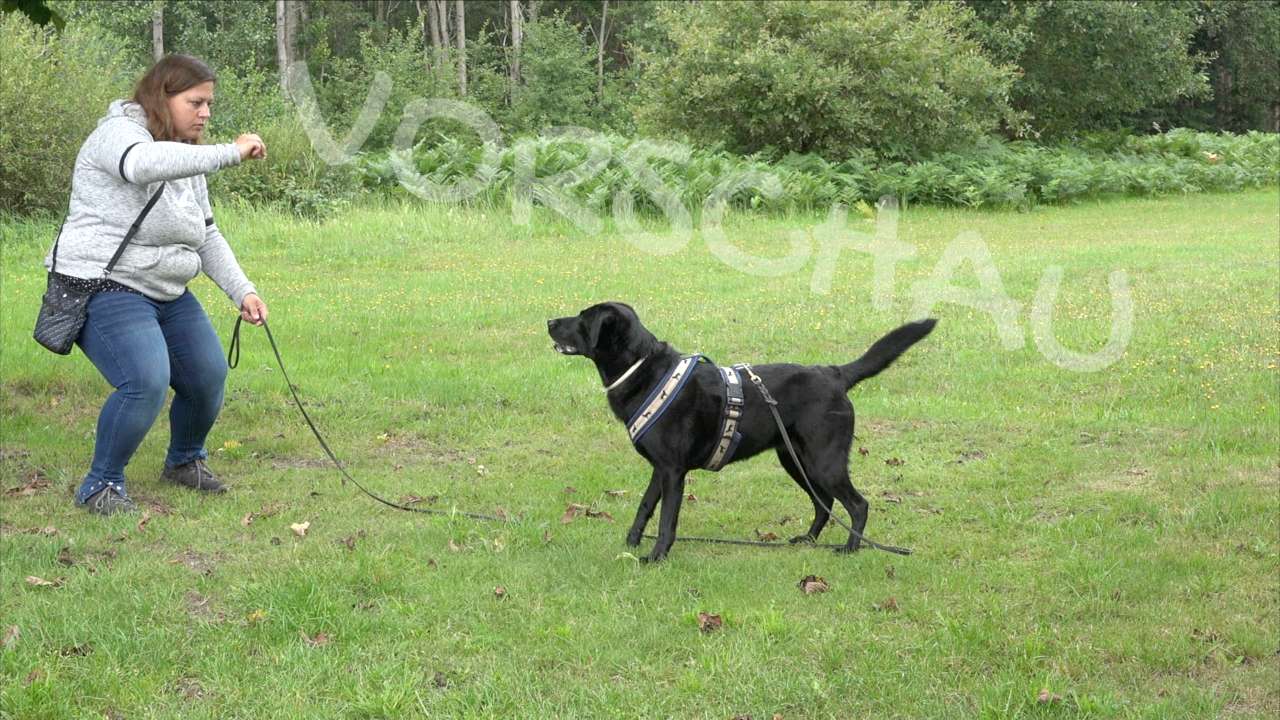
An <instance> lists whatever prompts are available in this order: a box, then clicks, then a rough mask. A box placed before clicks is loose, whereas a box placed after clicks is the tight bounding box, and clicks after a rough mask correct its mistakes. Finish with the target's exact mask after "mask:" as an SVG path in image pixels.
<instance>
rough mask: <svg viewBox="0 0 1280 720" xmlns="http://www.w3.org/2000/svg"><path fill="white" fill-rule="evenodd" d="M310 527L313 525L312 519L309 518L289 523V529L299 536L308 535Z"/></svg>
mask: <svg viewBox="0 0 1280 720" xmlns="http://www.w3.org/2000/svg"><path fill="white" fill-rule="evenodd" d="M310 527H311V521H310V520H308V521H307V522H300V523H293V524H291V525H289V529H290V530H292V531H293V534H294V535H297V536H298V537H306V536H307V529H308V528H310Z"/></svg>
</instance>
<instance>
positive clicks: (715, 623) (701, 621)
mask: <svg viewBox="0 0 1280 720" xmlns="http://www.w3.org/2000/svg"><path fill="white" fill-rule="evenodd" d="M722 625H724V620H722V619H720V616H719V615H713V614H711V613H704V612H700V613H698V629H699V630H701V631H702V632H704V633H709V632H714V631H716V630H719V629H720V627H721V626H722Z"/></svg>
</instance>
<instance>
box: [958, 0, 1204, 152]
mask: <svg viewBox="0 0 1280 720" xmlns="http://www.w3.org/2000/svg"><path fill="white" fill-rule="evenodd" d="M969 5H970V6H971V7H972V8H973V10H974V11H975V13H976V17H977V19H978V22H976V23H975V24H974V26H973V27H974V28H975V34H976V35H977V37H978V38H979V39H980V40H981V41H982V43H983V45H984V46H985V48H986V50H987V52H988V53H989V54H991V55H992V56H993V57H994V59H995V60H996V61H997V62H1005V63H1012V64H1015V65H1017V66H1018V67H1019V68H1021V70H1022V76H1021V77H1020V78H1019V79H1018V80H1017V81H1016V82H1015V83H1014V84H1013V88H1012V101H1013V105H1014V107H1015V108H1017V109H1018V110H1021V111H1023V112H1025V113H1026V114H1027V115H1028V116H1029V118H1030V121H1029V127H1028V128H1027V129H1029V130H1031V131H1032V132H1035V133H1039V134H1043V135H1046V136H1049V137H1060V136H1065V135H1070V134H1072V133H1075V132H1077V131H1081V130H1090V129H1098V128H1106V127H1116V126H1119V125H1121V124H1123V122H1124V121H1125V119H1126V118H1127V116H1128V115H1130V114H1132V113H1135V112H1137V111H1140V110H1142V109H1144V108H1149V107H1152V106H1155V105H1160V104H1164V103H1170V102H1173V101H1175V100H1178V99H1180V98H1197V97H1207V94H1208V90H1209V86H1208V83H1207V81H1206V78H1205V77H1204V75H1203V74H1202V71H1203V69H1204V66H1205V64H1206V62H1207V58H1206V57H1205V56H1204V55H1201V54H1199V53H1196V52H1194V51H1192V50H1191V38H1192V34H1193V33H1194V32H1195V29H1196V18H1195V14H1194V7H1193V6H1192V5H1191V4H1190V3H1188V2H1161V3H1137V2H1038V3H1023V2H1013V0H970V1H969Z"/></svg>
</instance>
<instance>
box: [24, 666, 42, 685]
mask: <svg viewBox="0 0 1280 720" xmlns="http://www.w3.org/2000/svg"><path fill="white" fill-rule="evenodd" d="M43 679H44V671H43V670H41V669H40V668H36V669H35V670H32V671H31V672H29V673H27V679H26V680H23V681H22V684H23V685H30V684H31V683H33V682H36V681H38V680H43Z"/></svg>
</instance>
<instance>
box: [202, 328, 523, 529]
mask: <svg viewBox="0 0 1280 720" xmlns="http://www.w3.org/2000/svg"><path fill="white" fill-rule="evenodd" d="M243 320H244V318H243V317H237V318H236V327H235V330H233V331H232V332H231V347H230V348H228V350H227V367H229V368H231V369H235V367H236V366H237V365H239V364H240V323H241V321H243ZM262 329H263V330H266V331H267V340H268V341H269V342H270V343H271V352H273V353H275V356H276V364H277V365H279V366H280V374H282V375H284V382H285V384H286V385H288V386H289V393H290V394H291V395H293V403H294V404H295V405H297V406H298V411H299V412H301V413H302V418H303V419H304V420H306V421H307V426H308V427H310V428H311V433H312V434H313V435H315V436H316V440H318V441H319V442H320V447H322V448H324V452H325V454H326V455H328V456H329V459H330V460H332V461H333V465H334V467H336V468H338V472H340V473H342V476H343V477H344V478H346V479H347V480H350V481H351V484H352V485H355V486H356V487H357V488H359V489H360V492H362V493H364V494H365V495H368V496H369V497H371V498H373V499H374V500H376V501H378V502H380V503H382V504H383V505H386V506H387V507H393V508H395V509H397V510H405V511H407V512H416V513H423V514H425V515H448V516H453V515H461V516H462V517H468V518H472V519H473V520H493V521H497V522H506V519H505V518H500V517H497V516H495V515H484V514H482V513H473V512H463V511H461V510H456V509H455V510H436V509H433V508H416V507H410V506H408V505H401V504H399V503H394V502H391V501H390V500H387V499H386V498H383V497H380V496H378V495H376V494H375V493H372V492H369V490H368V489H366V488H365V486H363V485H361V484H360V483H359V482H357V481H356V479H355V478H353V477H351V474H350V473H348V472H347V469H346V468H344V467H343V466H342V463H340V462H338V458H337V456H335V455H334V454H333V451H332V450H330V449H329V443H327V442H325V441H324V437H323V436H321V435H320V431H319V430H318V429H316V424H315V423H314V422H312V421H311V416H310V415H308V414H307V409H306V408H305V407H303V406H302V400H301V399H299V398H298V391H297V390H296V389H294V387H293V381H292V380H290V379H289V371H287V370H285V369H284V360H282V359H281V358H280V348H279V347H277V346H276V339H275V337H273V336H272V335H271V326H270V325H268V324H267V321H266V320H265V319H264V320H263V321H262ZM233 358H234V359H233Z"/></svg>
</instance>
